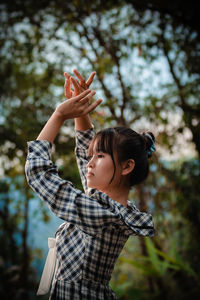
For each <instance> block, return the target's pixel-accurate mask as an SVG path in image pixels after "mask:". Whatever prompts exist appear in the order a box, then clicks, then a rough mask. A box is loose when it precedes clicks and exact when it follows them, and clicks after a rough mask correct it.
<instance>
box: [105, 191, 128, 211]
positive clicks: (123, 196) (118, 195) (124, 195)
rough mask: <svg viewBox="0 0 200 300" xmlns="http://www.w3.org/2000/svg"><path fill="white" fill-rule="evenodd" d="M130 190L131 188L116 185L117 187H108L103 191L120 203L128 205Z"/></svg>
mask: <svg viewBox="0 0 200 300" xmlns="http://www.w3.org/2000/svg"><path fill="white" fill-rule="evenodd" d="M129 190H130V189H129V188H122V187H116V188H110V189H107V190H105V191H102V192H104V193H105V194H107V195H108V196H109V197H110V198H112V199H113V200H115V201H117V202H119V203H120V204H122V205H124V206H125V207H126V206H127V200H128V194H129Z"/></svg>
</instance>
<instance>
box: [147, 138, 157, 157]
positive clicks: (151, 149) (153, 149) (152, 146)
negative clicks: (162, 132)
mask: <svg viewBox="0 0 200 300" xmlns="http://www.w3.org/2000/svg"><path fill="white" fill-rule="evenodd" d="M145 135H146V136H148V137H149V138H150V139H151V141H152V145H151V147H150V148H149V150H148V151H147V154H148V157H150V156H151V155H152V153H153V152H154V151H156V147H155V142H154V140H153V138H152V136H151V135H150V134H149V133H145Z"/></svg>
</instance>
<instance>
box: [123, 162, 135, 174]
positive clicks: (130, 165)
mask: <svg viewBox="0 0 200 300" xmlns="http://www.w3.org/2000/svg"><path fill="white" fill-rule="evenodd" d="M134 167H135V161H134V159H128V160H127V161H125V162H124V163H123V164H122V175H128V174H129V173H131V172H132V171H133V169H134Z"/></svg>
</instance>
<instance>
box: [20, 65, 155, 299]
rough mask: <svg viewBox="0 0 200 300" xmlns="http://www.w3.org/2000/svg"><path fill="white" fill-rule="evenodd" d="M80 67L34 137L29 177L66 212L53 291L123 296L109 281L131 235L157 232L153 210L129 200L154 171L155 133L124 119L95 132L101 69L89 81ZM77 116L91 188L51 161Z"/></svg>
mask: <svg viewBox="0 0 200 300" xmlns="http://www.w3.org/2000/svg"><path fill="white" fill-rule="evenodd" d="M74 73H75V75H76V76H77V77H78V79H79V81H78V80H76V79H75V78H73V77H70V76H69V75H68V74H67V73H65V76H66V83H65V95H66V96H67V97H68V98H69V99H68V100H66V101H64V102H63V103H61V104H60V105H59V106H58V107H57V108H56V110H55V112H54V113H53V114H52V116H51V117H50V119H49V121H48V122H47V124H46V125H45V126H44V128H43V129H42V131H41V133H40V134H39V136H38V138H37V140H36V141H31V142H28V156H27V162H26V166H25V171H26V177H27V181H28V183H29V185H30V187H31V188H32V189H33V190H34V191H35V192H36V193H37V194H38V195H39V196H40V198H41V199H42V200H43V201H45V202H46V204H47V205H48V206H49V208H50V209H51V210H52V211H53V212H54V213H55V215H56V216H58V217H59V218H61V219H63V220H65V222H64V223H63V224H62V225H61V226H60V227H59V229H58V231H57V232H56V259H57V268H56V271H55V276H54V280H53V284H52V288H51V294H50V299H56V300H67V299H69V300H72V299H76V300H78V299H82V300H89V299H92V300H103V299H106V300H108V299H116V296H115V295H114V293H113V291H112V290H111V288H110V287H109V281H110V278H111V275H112V271H113V268H114V265H115V262H116V260H117V258H118V256H119V254H120V252H121V250H122V248H123V246H124V244H125V243H126V241H127V239H128V237H129V236H130V235H141V236H153V234H154V228H153V223H152V217H151V215H150V214H147V213H144V212H140V211H139V210H138V209H137V208H136V207H135V206H134V205H133V204H132V203H131V202H130V201H128V194H129V190H130V188H131V186H133V185H135V184H138V183H140V182H142V181H143V180H144V179H145V178H146V177H147V175H148V157H150V156H151V154H152V152H153V151H154V150H155V146H154V136H153V134H152V133H147V134H138V133H136V132H135V131H133V130H131V129H129V128H124V127H116V128H109V129H105V130H102V131H100V132H99V133H97V134H96V135H95V133H94V129H93V126H92V123H91V121H90V118H89V115H88V113H89V112H91V111H92V110H94V109H95V108H96V107H97V106H98V105H99V104H100V103H101V101H102V100H101V99H99V100H96V101H94V102H93V103H92V104H91V98H92V97H93V96H94V94H95V92H94V91H91V90H89V89H88V88H89V86H90V84H91V83H92V81H93V78H94V75H95V72H93V73H92V74H91V75H90V77H89V79H88V81H87V82H85V80H84V78H83V77H82V75H81V74H80V73H78V72H77V71H76V70H75V71H74ZM71 83H72V84H73V86H74V91H72V90H71ZM71 118H75V129H76V149H75V153H76V158H77V163H78V168H79V172H80V176H81V180H82V184H83V188H84V191H85V193H83V192H82V191H80V190H77V189H76V188H75V187H74V186H73V185H72V183H71V182H69V181H67V180H64V179H61V178H60V177H59V175H58V171H57V167H56V165H55V164H54V163H53V162H52V161H51V148H52V143H53V142H54V139H55V137H56V135H57V133H58V132H59V129H60V128H61V126H62V125H63V123H64V121H65V120H68V119H71Z"/></svg>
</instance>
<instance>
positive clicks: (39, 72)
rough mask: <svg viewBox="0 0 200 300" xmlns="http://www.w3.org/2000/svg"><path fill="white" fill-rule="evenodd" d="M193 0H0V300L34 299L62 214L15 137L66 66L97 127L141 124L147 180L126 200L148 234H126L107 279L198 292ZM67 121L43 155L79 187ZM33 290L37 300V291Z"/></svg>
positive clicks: (24, 137)
mask: <svg viewBox="0 0 200 300" xmlns="http://www.w3.org/2000/svg"><path fill="white" fill-rule="evenodd" d="M198 6H199V5H198V1H197V2H196V1H193V0H190V1H179V0H173V1H172V0H168V1H166V0H163V1H157V0H149V1H147V0H143V1H138V0H132V1H128V0H127V1H126V0H124V1H118V0H115V1H109V0H108V1H100V0H93V1H88V0H85V1H83V0H74V1H61V0H57V1H56V0H48V1H47V0H40V1H38V0H26V1H22V0H17V1H9V0H7V1H0V25H1V27H0V46H1V52H0V58H1V64H0V94H1V100H0V153H1V156H0V299H1V300H4V299H14V300H19V299H20V300H21V299H26V300H32V299H36V290H37V287H38V283H39V279H40V276H41V272H42V269H43V265H44V260H45V258H46V254H47V251H48V245H47V238H48V237H49V236H52V237H53V236H54V233H55V231H56V229H57V227H58V226H59V224H61V223H62V220H59V219H58V218H57V217H55V216H53V214H52V213H51V212H50V211H49V210H48V208H47V207H46V206H45V205H44V204H43V203H42V201H40V199H39V198H38V197H37V196H36V195H35V194H34V193H33V192H32V191H31V189H30V188H29V187H28V185H27V183H26V179H25V176H24V164H25V159H26V155H27V141H30V140H34V139H36V137H37V135H38V133H39V132H40V130H41V129H42V127H43V125H44V124H45V122H46V121H47V120H48V118H49V117H50V115H51V113H52V112H53V111H54V109H55V108H56V105H58V103H60V102H61V101H62V100H63V99H64V95H63V85H64V76H63V72H64V71H67V72H69V73H70V74H73V69H74V68H77V69H78V70H79V71H80V72H82V74H83V75H84V76H85V77H86V78H88V76H89V74H90V73H91V72H92V71H96V72H97V75H96V77H95V80H94V83H93V85H92V88H93V89H95V90H96V92H97V95H96V98H103V103H102V105H101V106H100V107H99V108H98V110H97V111H96V112H94V113H93V114H92V119H93V123H94V125H95V127H96V129H97V130H99V129H100V128H102V127H108V126H109V127H112V126H115V125H121V126H124V125H125V126H130V127H131V128H133V129H134V130H136V131H139V132H143V131H149V130H150V131H152V132H153V133H154V135H155V137H156V141H157V151H156V153H154V154H153V157H152V159H151V161H150V174H149V177H148V179H147V180H146V181H145V182H144V183H143V184H141V185H139V186H137V187H135V188H134V189H133V191H132V192H131V195H130V199H131V200H132V201H134V203H135V204H136V205H137V206H138V207H139V208H140V209H141V210H142V211H149V212H150V213H152V215H153V217H154V222H155V228H156V235H155V237H154V238H139V237H131V238H130V239H129V240H128V242H127V244H126V245H125V247H124V249H123V252H122V253H121V255H120V257H119V259H118V262H117V264H116V267H115V271H114V273H113V276H112V281H111V286H112V288H113V289H114V291H115V293H116V294H117V296H118V297H119V299H121V300H146V299H148V300H150V299H158V300H168V299H170V300H173V299H176V300H177V299H178V300H179V299H184V300H187V299H193V300H194V299H200V283H199V276H200V250H199V248H200V235H199V234H200V176H199V175H200V161H199V160H200V100H199V99H200V39H199V37H200V26H199V7H198ZM73 136H74V129H73V122H72V121H68V122H67V123H66V126H64V127H63V128H62V130H61V132H60V134H59V135H58V137H57V139H56V141H55V145H54V149H55V148H56V151H54V152H53V160H54V161H55V162H56V163H57V165H58V167H59V174H60V176H61V177H63V178H65V179H68V180H70V181H72V182H73V183H74V184H75V186H76V187H78V188H80V189H82V186H81V183H80V179H79V174H78V170H77V167H76V163H75V158H74V138H73ZM37 299H47V296H43V297H38V298H37Z"/></svg>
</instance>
